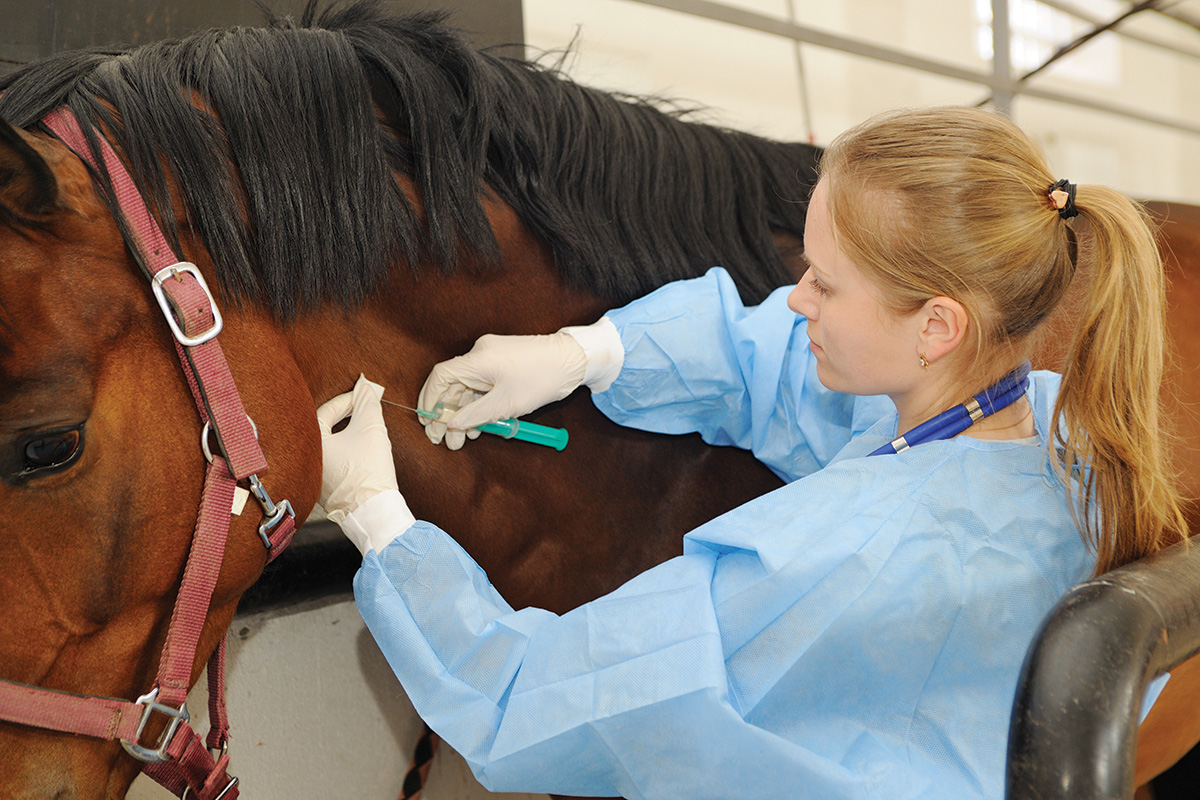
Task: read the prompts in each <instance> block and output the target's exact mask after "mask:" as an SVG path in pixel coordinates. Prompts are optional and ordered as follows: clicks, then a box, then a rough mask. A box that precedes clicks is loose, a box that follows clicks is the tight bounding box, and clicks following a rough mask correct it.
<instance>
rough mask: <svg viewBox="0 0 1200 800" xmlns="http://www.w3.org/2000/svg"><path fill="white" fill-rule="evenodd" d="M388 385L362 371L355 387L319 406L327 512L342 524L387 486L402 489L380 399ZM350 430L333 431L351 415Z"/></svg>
mask: <svg viewBox="0 0 1200 800" xmlns="http://www.w3.org/2000/svg"><path fill="white" fill-rule="evenodd" d="M382 396H383V387H382V386H380V385H379V384H377V383H372V382H371V381H369V380H367V379H366V378H365V377H363V376H362V375H360V376H359V378H358V382H357V383H355V384H354V391H352V392H348V393H346V394H341V395H338V396H337V397H335V398H333V399H332V400H330V401H329V402H327V403H325V404H324V405H322V406H321V407H320V408H318V409H317V424H318V425H319V426H320V428H321V450H322V470H321V498H320V501H319V502H320V504H321V506H322V507H323V508H324V509H325V513H326V515H327V516H328V517H329V519H331V520H332V521H334V522H336V523H338V525H339V526H340V525H341V524H342V521H343V520H345V518H346V515H347V514H350V513H353V511H354V510H355V509H357V508H358V507H359V506H361V505H362V504H363V503H364V502H366V501H367V500H369V499H370V498H372V497H374V496H375V495H377V494H379V493H380V492H383V491H387V490H388V489H392V490H396V491H399V490H398V487H397V486H396V468H395V464H394V462H393V461H392V443H391V441H390V440H389V439H388V435H387V427H386V426H385V425H384V422H383V406H382V405H380V403H379V398H380V397H382ZM347 416H348V417H350V422H349V423H348V424H347V425H346V427H345V429H343V430H341V431H338V432H337V433H334V432H333V428H334V426H336V425H337V424H338V423H339V422H341V421H342V420H343V419H345V418H346V417H347Z"/></svg>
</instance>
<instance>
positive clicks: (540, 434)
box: [479, 419, 567, 450]
mask: <svg viewBox="0 0 1200 800" xmlns="http://www.w3.org/2000/svg"><path fill="white" fill-rule="evenodd" d="M479 430H481V431H483V432H484V433H490V434H493V435H495V436H503V437H504V438H505V439H520V440H521V441H523V442H533V443H534V444H540V445H545V446H546V447H553V448H554V449H555V450H562V449H563V448H564V447H566V446H567V429H566V428H551V427H548V426H546V425H538V424H536V423H533V422H523V421H521V420H519V419H502V420H497V421H496V422H489V423H486V424H484V425H480V426H479Z"/></svg>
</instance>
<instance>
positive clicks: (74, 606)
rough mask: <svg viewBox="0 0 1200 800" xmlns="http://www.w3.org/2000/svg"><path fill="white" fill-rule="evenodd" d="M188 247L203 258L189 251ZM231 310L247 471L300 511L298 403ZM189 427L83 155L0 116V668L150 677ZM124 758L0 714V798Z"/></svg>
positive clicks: (77, 782)
mask: <svg viewBox="0 0 1200 800" xmlns="http://www.w3.org/2000/svg"><path fill="white" fill-rule="evenodd" d="M182 239H183V240H184V241H188V236H187V231H184V232H183V236H182ZM188 248H190V242H189V243H188V244H185V249H188ZM186 256H187V257H189V258H190V259H191V260H192V261H195V262H197V263H198V264H199V265H200V267H201V269H202V270H210V269H211V264H208V263H207V262H206V259H205V257H204V254H203V252H202V251H201V250H200V249H199V248H193V252H189V253H186ZM228 311H229V312H230V313H227V314H226V321H225V330H224V332H223V334H222V335H221V337H220V340H221V342H222V345H223V346H224V349H225V352H226V354H227V356H228V361H229V363H230V365H231V366H230V369H231V371H232V373H233V376H234V378H235V380H236V382H237V385H238V388H239V389H240V391H241V394H242V397H243V402H244V405H245V409H246V412H247V413H248V414H249V416H250V417H251V418H252V419H253V421H254V423H255V425H256V426H257V432H258V436H259V441H260V443H261V446H262V449H263V451H264V453H265V455H266V457H267V459H268V461H269V464H270V469H269V472H264V474H263V476H262V482H263V483H264V484H265V485H266V486H267V487H269V490H270V492H271V493H272V494H273V495H274V496H275V497H276V498H281V497H288V498H289V499H290V501H291V502H292V503H293V505H294V506H295V509H296V513H297V516H298V518H299V519H303V518H304V516H306V515H307V513H308V511H309V509H310V508H311V506H312V504H313V503H314V502H315V499H316V494H317V491H318V484H319V476H320V439H319V434H318V432H317V428H316V424H315V419H314V416H313V414H314V409H313V401H312V399H311V396H310V395H309V393H308V391H307V388H306V387H305V386H304V384H303V381H302V380H301V379H300V375H299V372H298V370H297V368H296V365H295V363H294V362H293V361H292V359H291V357H290V355H289V354H288V351H287V348H286V346H285V342H284V341H283V339H282V337H281V335H280V333H279V332H278V331H277V329H276V327H275V326H274V325H272V324H269V320H268V319H267V318H265V317H263V316H259V315H257V314H256V313H255V311H254V310H253V309H229V310H228ZM200 432H201V422H200V420H199V419H198V415H197V410H196V404H195V402H194V401H193V398H192V394H191V391H190V390H189V387H188V384H187V382H186V380H185V378H184V376H183V373H182V372H181V368H180V363H179V359H178V358H177V356H176V352H175V348H174V346H173V344H172V339H171V333H170V332H169V331H168V325H167V323H166V320H165V319H164V315H163V313H162V312H161V311H160V310H159V306H158V305H157V304H156V303H155V302H154V300H153V299H152V297H151V292H150V288H149V285H148V283H147V281H146V280H145V279H144V278H143V277H142V275H141V274H140V273H139V271H138V267H137V265H136V264H135V261H134V258H133V256H132V254H131V252H130V250H129V249H127V247H126V244H125V241H124V240H123V238H122V233H121V230H120V228H119V227H118V224H117V222H116V221H115V219H114V216H113V213H112V211H111V210H110V208H109V206H108V205H107V204H106V203H105V202H104V200H103V199H102V196H101V194H100V193H99V191H98V190H97V188H96V184H95V183H94V182H93V179H92V176H91V174H90V173H89V170H88V168H87V167H86V166H85V164H84V163H83V162H82V161H81V160H80V158H79V157H77V156H76V155H75V154H74V153H73V152H72V151H71V150H70V149H68V148H67V147H66V146H64V145H63V144H62V143H61V142H59V141H58V140H56V139H53V138H51V137H50V136H48V135H47V134H45V133H28V132H25V131H21V130H17V129H15V128H13V127H12V126H10V125H8V124H7V123H4V122H0V473H2V474H0V509H2V511H0V516H2V517H3V520H4V522H3V533H2V534H0V565H3V566H2V568H0V597H3V598H4V600H3V608H4V614H3V615H0V679H3V680H4V681H8V682H16V683H21V684H27V685H30V686H35V687H42V688H45V689H51V690H60V691H65V692H71V693H75V694H83V695H96V696H100V697H108V698H125V699H132V698H136V697H139V696H140V695H143V694H144V693H145V692H146V691H147V689H149V688H150V687H151V684H152V683H153V681H154V676H155V670H156V667H157V662H158V657H159V653H160V652H161V650H162V647H163V642H164V640H165V637H166V635H167V629H168V625H169V623H170V620H171V615H172V606H173V604H174V601H175V597H176V594H177V592H178V590H179V586H180V582H181V577H182V573H183V570H184V564H185V561H186V559H187V556H188V552H189V543H190V541H191V539H192V533H193V528H194V527H195V525H196V515H197V509H198V506H199V503H200V497H201V483H202V481H203V479H204V473H205V467H206V460H205V456H204V455H203V454H202V448H201V439H200V435H201V433H200ZM219 457H220V456H219V455H218V458H219ZM259 522H260V515H259V514H258V513H257V507H256V506H255V505H254V503H253V502H251V504H250V505H248V506H247V508H246V511H245V513H243V514H242V515H241V516H237V517H234V518H233V521H232V524H231V526H230V530H229V534H228V546H227V548H226V552H225V558H224V563H223V566H222V568H221V571H220V573H219V577H218V578H217V581H216V587H215V591H214V592H213V596H212V601H211V604H210V608H209V613H208V617H207V620H206V621H205V623H204V625H203V629H202V631H201V633H200V636H199V645H198V647H197V651H196V657H195V663H194V664H193V665H192V670H191V676H190V677H191V680H195V678H196V677H197V676H198V675H199V674H200V672H201V671H202V669H203V666H204V663H205V661H206V660H207V658H208V655H209V653H211V652H212V651H213V649H214V647H215V646H216V645H217V643H218V642H219V640H220V638H221V637H222V636H223V635H224V633H225V629H226V627H227V625H228V623H229V622H230V620H231V619H232V616H233V613H234V610H235V607H236V603H237V600H238V598H239V596H240V595H241V594H242V592H243V591H244V590H245V589H246V588H247V587H248V586H249V585H250V584H251V583H252V582H253V581H254V579H255V578H256V577H257V576H258V575H259V574H260V572H261V570H262V568H263V565H264V563H265V560H266V557H267V553H266V550H265V548H264V546H263V544H262V542H261V541H260V538H259V536H258V535H257V532H256V528H257V526H258V525H259ZM158 724H161V721H158V720H153V721H152V722H151V725H152V726H155V725H158ZM140 766H141V765H140V764H139V763H138V762H137V761H135V760H134V759H133V758H130V757H128V756H127V755H125V753H124V752H123V750H122V748H121V746H120V744H118V743H117V742H116V741H104V740H101V739H97V738H91V737H87V736H71V735H67V734H63V733H59V732H54V731H49V730H41V729H38V728H35V727H26V726H21V725H15V724H9V723H4V722H0V775H3V787H2V788H0V794H2V795H3V796H4V797H14V798H16V797H20V798H26V797H29V798H32V797H78V798H87V797H117V796H123V795H124V792H125V789H126V788H127V787H128V785H129V783H130V782H131V781H132V780H133V778H134V777H135V775H136V774H137V771H138V769H139V768H140Z"/></svg>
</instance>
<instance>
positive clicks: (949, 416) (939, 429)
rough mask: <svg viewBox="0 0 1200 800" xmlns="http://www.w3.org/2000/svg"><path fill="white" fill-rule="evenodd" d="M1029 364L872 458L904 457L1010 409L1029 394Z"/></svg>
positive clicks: (913, 431) (944, 412)
mask: <svg viewBox="0 0 1200 800" xmlns="http://www.w3.org/2000/svg"><path fill="white" fill-rule="evenodd" d="M1029 370H1030V363H1029V362H1028V361H1024V362H1022V363H1021V366H1019V367H1017V368H1016V369H1015V370H1013V371H1012V372H1010V373H1008V374H1007V375H1005V376H1004V377H1003V378H1001V379H1000V380H998V381H996V383H994V384H993V385H991V386H989V387H988V388H986V389H984V390H983V391H982V392H980V393H979V394H977V395H975V397H974V398H973V399H972V400H969V401H967V402H966V403H962V404H960V405H957V406H955V407H954V408H951V409H947V410H946V411H943V412H942V413H940V414H938V415H937V416H936V417H934V418H933V419H929V420H926V421H925V422H922V423H921V424H920V425H918V426H917V427H915V428H913V429H912V430H910V431H907V432H906V433H905V434H904V435H903V436H898V437H896V438H895V439H893V440H892V441H890V442H888V443H887V444H885V445H883V446H882V447H880V448H879V449H877V450H875V451H874V452H872V453H870V455H872V456H890V455H895V454H896V453H903V452H904V451H905V450H907V449H909V448H910V447H915V446H917V445H919V444H923V443H925V442H933V441H937V440H938V439H949V438H951V437H953V436H957V435H958V434H960V433H962V432H963V431H965V430H966V429H967V428H969V427H971V426H972V425H974V424H975V423H976V422H977V421H978V420H981V419H983V418H984V417H990V416H991V415H992V414H995V413H996V412H997V411H999V410H1000V409H1002V408H1006V407H1007V406H1010V405H1012V404H1013V403H1015V402H1016V401H1017V400H1018V399H1020V398H1021V396H1022V395H1024V394H1025V392H1027V391H1028V390H1029Z"/></svg>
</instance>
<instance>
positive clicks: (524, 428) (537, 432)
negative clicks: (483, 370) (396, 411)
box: [380, 399, 567, 450]
mask: <svg viewBox="0 0 1200 800" xmlns="http://www.w3.org/2000/svg"><path fill="white" fill-rule="evenodd" d="M380 402H383V403H387V404H388V405H391V406H396V407H397V408H403V409H404V410H405V411H413V412H415V413H416V414H417V416H419V417H424V418H425V419H433V420H440V419H441V418H442V416H443V415H444V414H453V413H454V412H455V411H458V407H457V406H448V405H446V404H445V403H438V404H437V405H435V406H434V407H433V410H432V411H429V410H426V409H423V408H413V407H412V406H406V405H402V404H400V403H393V402H392V401H391V400H382V399H381V400H380ZM476 427H477V428H478V429H479V430H481V431H483V432H484V433H490V434H492V435H494V436H500V437H502V438H505V439H520V440H521V441H524V442H533V443H534V444H540V445H544V446H546V447H553V448H554V449H555V450H562V449H563V448H564V447H566V446H567V429H566V428H551V427H548V426H546V425H538V424H536V423H533V422H522V421H521V420H519V419H501V420H497V421H496V422H488V423H485V424H483V425H479V426H476Z"/></svg>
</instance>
